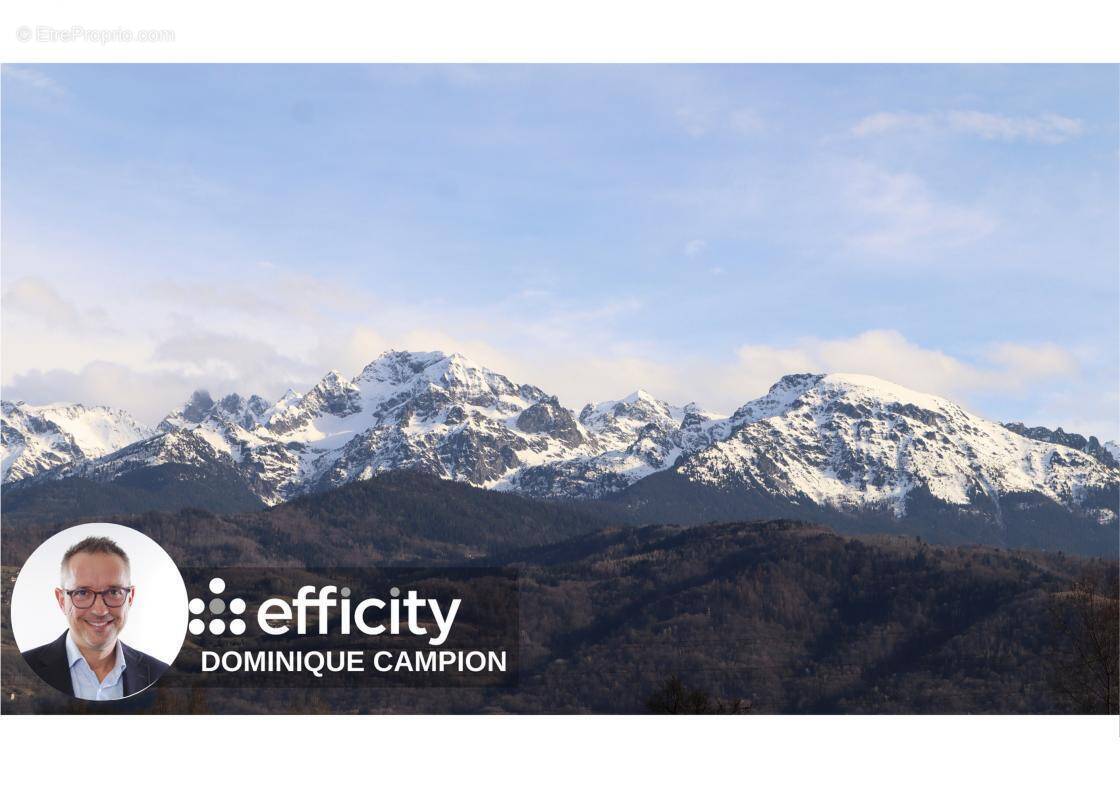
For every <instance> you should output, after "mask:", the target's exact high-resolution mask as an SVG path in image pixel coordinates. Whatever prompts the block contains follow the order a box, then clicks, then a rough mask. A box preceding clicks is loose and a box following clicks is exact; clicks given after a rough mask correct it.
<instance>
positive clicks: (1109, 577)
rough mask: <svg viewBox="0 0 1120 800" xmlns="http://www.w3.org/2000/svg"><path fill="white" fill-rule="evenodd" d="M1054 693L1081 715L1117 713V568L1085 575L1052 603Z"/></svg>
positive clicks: (1119, 595) (1119, 701) (1108, 566)
mask: <svg viewBox="0 0 1120 800" xmlns="http://www.w3.org/2000/svg"><path fill="white" fill-rule="evenodd" d="M1050 615H1051V619H1052V620H1053V623H1054V632H1055V641H1054V670H1053V674H1052V676H1051V679H1052V683H1053V686H1054V689H1055V691H1056V692H1057V694H1058V695H1059V696H1060V697H1061V699H1062V701H1063V702H1064V704H1066V705H1067V707H1069V708H1070V710H1073V711H1076V712H1077V713H1080V714H1116V713H1117V712H1118V710H1120V672H1118V667H1117V662H1118V660H1120V572H1118V570H1117V565H1116V564H1105V565H1104V566H1103V567H1096V568H1093V569H1090V570H1087V571H1086V572H1085V573H1084V574H1083V575H1082V576H1081V578H1079V579H1078V580H1077V581H1075V582H1074V584H1073V586H1072V587H1071V588H1070V589H1068V590H1067V591H1064V592H1060V593H1058V594H1056V595H1054V596H1053V597H1052V598H1051V603H1050Z"/></svg>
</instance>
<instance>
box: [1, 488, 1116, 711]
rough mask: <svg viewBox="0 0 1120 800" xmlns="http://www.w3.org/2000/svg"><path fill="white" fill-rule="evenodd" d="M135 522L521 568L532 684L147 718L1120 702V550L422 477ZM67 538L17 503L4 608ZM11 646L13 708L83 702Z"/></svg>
mask: <svg viewBox="0 0 1120 800" xmlns="http://www.w3.org/2000/svg"><path fill="white" fill-rule="evenodd" d="M115 521H118V522H121V523H123V524H128V525H130V526H132V527H135V528H138V529H139V530H142V531H144V532H145V533H147V534H149V535H150V536H152V537H153V538H154V539H156V540H157V541H159V542H160V543H161V544H162V545H163V546H164V547H165V549H167V550H168V552H170V553H171V554H172V556H173V557H174V558H175V559H176V560H177V561H178V562H179V563H180V564H182V565H184V566H186V565H194V566H213V567H220V566H230V565H239V566H251V565H281V564H302V565H330V564H333V565H351V566H352V565H356V564H375V563H377V564H390V563H401V564H406V563H411V564H425V565H437V564H443V565H453V564H476V565H493V566H502V567H512V568H515V569H517V570H518V572H519V575H520V620H521V638H520V659H519V663H520V667H521V672H520V679H519V685H518V686H517V687H515V688H500V689H499V688H491V689H477V688H473V689H466V688H456V689H435V688H427V689H402V688H395V689H388V688H381V689H379V688H372V687H371V688H369V689H363V690H353V689H347V690H275V689H274V690H263V689H257V690H254V689H239V690H233V689H230V690H207V691H200V690H184V689H170V688H166V687H163V688H158V689H157V690H156V691H154V692H149V693H145V695H144V696H142V697H141V698H138V699H137V700H136V701H135V702H133V701H128V703H126V704H123V705H126V706H127V707H128V708H132V709H134V710H139V711H152V712H168V711H179V712H189V711H192V710H193V711H200V710H206V711H211V712H216V713H225V712H258V711H266V710H291V711H310V712H315V711H343V712H345V711H354V712H391V711H393V712H446V713H474V712H488V713H489V712H494V713H499V712H515V713H587V712H600V713H649V712H655V713H748V712H749V713H784V714H801V713H825V714H833V713H935V714H936V713H1061V712H1075V713H1098V712H1106V713H1116V698H1117V692H1116V688H1115V684H1116V674H1117V673H1116V635H1115V634H1116V629H1117V627H1118V624H1120V623H1117V621H1116V610H1117V596H1116V595H1117V592H1116V588H1115V586H1116V574H1117V569H1116V562H1115V561H1114V560H1105V559H1099V558H1095V559H1091V558H1083V557H1077V556H1073V555H1068V554H1062V553H1046V552H1041V551H1031V550H1008V549H1000V548H995V547H984V546H978V545H964V544H959V545H945V544H932V543H929V542H926V541H922V540H921V539H919V538H916V537H912V536H910V537H905V536H887V535H871V534H868V535H853V534H851V533H848V532H845V533H843V534H841V533H837V532H835V531H834V530H832V529H831V528H829V527H827V526H825V525H823V524H821V523H819V522H799V521H794V520H787V519H772V520H766V521H754V522H734V523H719V524H706V525H647V526H634V525H631V524H626V523H624V522H620V521H619V520H618V519H616V518H615V519H612V518H611V515H610V514H609V513H608V512H607V511H604V512H602V513H598V511H597V510H596V509H595V508H594V507H588V506H580V507H572V506H565V505H560V504H549V503H540V502H535V501H531V500H526V499H524V498H519V497H515V496H510V495H506V494H500V493H494V492H486V491H483V490H478V489H473V488H471V487H468V486H464V485H462V484H454V483H445V482H441V481H438V480H435V479H432V478H426V477H423V476H418V475H409V474H403V473H402V474H396V475H390V476H385V477H384V478H380V479H376V480H374V481H368V482H363V483H356V484H351V485H349V486H346V487H344V488H342V489H339V490H336V491H333V492H328V493H325V494H322V495H315V496H309V497H306V498H303V499H301V500H298V501H295V502H292V503H288V504H285V505H282V506H278V507H275V508H272V509H267V510H262V511H257V512H252V513H235V514H213V513H207V512H199V511H180V512H175V513H158V512H150V513H146V514H141V515H132V516H129V515H122V516H119V517H118V518H116V520H115ZM56 530H58V525H57V523H55V522H49V523H46V522H41V523H37V524H36V523H29V522H26V521H25V520H17V521H14V522H13V521H11V520H10V519H9V518H8V517H7V515H5V518H4V528H3V534H4V535H3V562H4V564H5V565H6V566H5V575H4V584H3V585H4V605H5V611H7V608H8V603H9V599H10V591H11V581H12V579H13V577H14V574H15V568H14V566H12V565H17V564H20V563H22V562H23V560H24V559H25V558H26V557H27V555H28V554H29V553H30V552H31V550H32V549H34V547H35V546H36V545H37V544H38V542H40V541H42V540H43V539H45V538H46V537H47V536H49V535H51V534H52V533H54V532H55V531H56ZM1110 626H1111V630H1112V634H1111V635H1112V638H1111V640H1109V639H1108V635H1109V634H1108V631H1109V629H1110ZM3 637H4V638H3V644H4V659H3V677H4V687H5V688H4V699H3V703H4V710H5V711H6V712H17V713H18V712H21V711H32V710H34V711H65V710H69V709H70V704H69V702H68V701H67V700H66V699H65V698H62V697H61V696H55V693H54V692H53V690H50V689H48V688H46V687H41V685H40V684H38V683H37V681H36V680H35V679H34V677H33V676H30V675H29V674H28V673H27V671H26V668H25V667H24V666H23V663H22V660H21V659H20V658H19V657H18V656H16V655H15V652H14V643H13V641H12V638H11V630H10V626H9V625H8V621H7V614H6V613H5V619H4V627H3ZM129 704H131V705H129ZM99 710H101V709H99ZM118 710H119V707H118Z"/></svg>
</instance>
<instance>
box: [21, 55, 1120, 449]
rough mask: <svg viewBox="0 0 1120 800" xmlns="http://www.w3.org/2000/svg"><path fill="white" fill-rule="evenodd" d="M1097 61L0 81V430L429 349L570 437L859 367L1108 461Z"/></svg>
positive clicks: (1103, 135) (1110, 188) (334, 69)
mask: <svg viewBox="0 0 1120 800" xmlns="http://www.w3.org/2000/svg"><path fill="white" fill-rule="evenodd" d="M1118 95H1120V80H1118V71H1117V69H1116V67H1114V66H1075V67H1049V66H1028V67H1007V66H973V67H957V66H925V67H897V66H882V67H829V66H814V67H781V66H777V67H773V66H741V67H687V66H686V67H678V66H656V67H532V68H527V67H455V66H440V67H414V66H391V67H389V66H387V67H363V66H330V67H307V66H285V67H267V66H152V65H146V66H100V65H99V66H80V65H74V66H40V65H36V66H6V67H4V69H3V100H2V103H3V107H2V112H3V117H2V135H3V141H2V145H3V155H4V158H3V164H2V170H3V174H2V178H3V181H2V193H3V196H2V201H3V244H2V258H3V272H2V281H0V282H2V312H3V330H2V333H3V341H2V361H3V363H2V383H3V390H2V391H3V396H4V398H5V399H8V400H19V399H22V400H27V401H29V402H36V403H38V402H49V401H62V400H67V401H81V402H86V403H104V404H109V405H115V406H120V407H123V408H127V409H129V410H130V411H132V412H133V413H135V414H137V416H139V417H140V418H142V419H144V420H145V421H148V422H154V421H156V420H158V419H159V418H160V417H161V416H162V415H163V414H164V413H166V412H167V411H168V410H169V409H170V408H171V407H173V406H177V405H179V404H181V403H182V402H183V401H184V400H185V399H186V397H187V396H188V395H189V393H190V391H191V390H193V389H195V388H198V387H205V388H208V389H209V390H210V391H211V392H212V393H215V394H216V393H224V392H226V391H234V390H236V391H240V392H242V393H247V392H257V393H259V394H262V395H264V396H266V397H268V398H270V399H275V398H277V397H279V396H280V395H281V394H282V393H283V392H284V391H285V390H286V389H287V388H288V387H289V386H291V387H295V388H297V389H299V390H305V389H306V388H307V387H308V386H310V385H311V384H312V383H314V382H315V381H316V380H317V379H318V378H319V377H320V376H321V375H322V374H323V373H324V372H325V371H326V370H328V369H332V368H334V369H339V370H340V371H342V372H344V373H346V374H354V373H356V372H358V371H359V370H360V369H361V367H362V366H363V365H364V364H365V363H367V362H368V361H370V360H372V359H373V358H374V357H376V356H377V355H378V354H379V353H380V352H382V351H383V350H386V349H389V348H407V349H423V350H428V349H442V350H447V351H459V352H462V353H463V354H464V355H467V356H469V357H471V358H473V359H475V360H477V361H479V362H481V363H484V364H486V365H487V366H490V367H492V368H494V369H497V370H499V371H501V372H504V373H505V374H507V375H508V376H509V377H511V378H512V379H513V380H515V381H519V382H531V383H535V384H537V385H539V386H541V387H542V388H545V389H547V390H549V391H551V392H554V393H556V394H558V395H559V396H560V399H561V400H562V401H563V402H564V403H565V404H566V405H568V406H570V407H576V408H578V407H580V406H582V405H583V403H585V402H587V401H590V400H602V399H608V398H613V397H619V396H622V395H625V394H627V393H629V392H631V391H633V390H634V389H635V388H638V387H641V388H644V389H647V390H649V391H651V392H653V393H655V394H657V395H659V396H661V397H663V398H664V399H667V400H670V401H673V402H684V401H689V400H696V401H698V402H700V403H702V404H703V405H706V406H708V407H710V408H713V409H715V410H718V411H723V412H730V411H732V410H733V409H734V408H736V407H737V406H739V405H741V404H742V403H743V402H745V401H747V400H749V399H752V398H754V397H756V396H758V395H759V394H762V393H764V392H765V391H766V389H767V387H768V386H769V385H770V384H771V383H773V382H774V381H775V380H777V378H779V377H780V376H781V375H783V374H786V373H789V372H802V371H847V372H866V373H871V374H875V375H878V376H880V377H883V378H887V379H890V380H894V381H897V382H899V383H902V384H905V385H908V386H911V387H913V388H917V389H922V390H925V391H930V392H934V393H937V394H941V395H945V396H948V397H950V398H952V399H955V400H957V401H959V402H962V403H963V404H965V405H966V406H967V407H969V408H971V409H972V410H974V411H977V412H979V413H981V414H984V415H986V416H988V417H991V418H995V419H1001V420H1009V419H1022V420H1024V421H1026V422H1028V423H1031V424H1045V425H1048V426H1055V425H1062V426H1064V427H1066V428H1067V430H1069V429H1072V430H1076V431H1079V432H1082V433H1086V434H1090V433H1091V434H1096V435H1098V436H1102V437H1105V438H1116V437H1117V407H1118V402H1120V393H1118V385H1120V373H1118V360H1120V279H1118V272H1120V270H1118V260H1120V243H1118V238H1120V230H1118V229H1120V222H1118V220H1120V208H1118V193H1120V191H1118V177H1117V176H1118V168H1120V165H1118V157H1120V133H1118V129H1117V118H1118V114H1120V109H1118V101H1117V97H1118Z"/></svg>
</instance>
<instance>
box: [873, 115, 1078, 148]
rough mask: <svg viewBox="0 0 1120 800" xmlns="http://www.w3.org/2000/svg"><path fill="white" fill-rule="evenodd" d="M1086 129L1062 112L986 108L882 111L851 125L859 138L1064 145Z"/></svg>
mask: <svg viewBox="0 0 1120 800" xmlns="http://www.w3.org/2000/svg"><path fill="white" fill-rule="evenodd" d="M1083 130H1084V125H1083V123H1082V122H1081V120H1079V119H1074V118H1072V117H1065V116H1062V115H1060V114H1039V115H1036V116H1029V117H1024V116H1020V117H1014V116H1008V115H1006V114H993V113H989V112H984V111H969V110H956V111H944V112H932V113H926V114H915V113H911V112H907V111H880V112H878V113H875V114H871V115H869V116H866V117H864V118H863V119H861V120H859V121H858V122H857V123H856V124H855V125H854V126H852V131H851V132H852V134H853V135H854V136H857V137H860V138H864V137H870V136H882V135H885V134H891V133H921V134H941V133H947V134H957V135H963V136H977V137H979V138H981V139H986V140H989V141H1004V142H1015V141H1025V142H1039V143H1042V144H1061V143H1062V142H1066V141H1069V140H1070V139H1074V138H1076V137H1078V136H1080V135H1081V133H1082V132H1083Z"/></svg>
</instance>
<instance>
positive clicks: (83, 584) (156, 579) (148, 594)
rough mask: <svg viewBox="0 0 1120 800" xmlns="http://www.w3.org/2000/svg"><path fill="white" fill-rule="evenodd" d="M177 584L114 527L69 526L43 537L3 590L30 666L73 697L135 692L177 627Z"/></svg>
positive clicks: (181, 624) (169, 655)
mask: <svg viewBox="0 0 1120 800" xmlns="http://www.w3.org/2000/svg"><path fill="white" fill-rule="evenodd" d="M187 616H188V612H187V589H186V586H184V584H183V577H182V575H180V574H179V569H178V567H176V566H175V562H174V561H172V560H171V557H170V556H169V555H167V553H166V552H165V551H164V550H163V548H162V547H160V546H159V545H158V544H156V542H155V541H153V540H152V539H150V538H149V537H147V536H145V535H144V534H143V533H141V532H140V531H137V530H133V529H132V528H127V527H125V526H123V525H113V524H110V523H106V522H93V523H88V524H85V525H76V526H74V527H73V528H67V529H66V530H64V531H61V532H59V533H56V534H55V535H54V536H52V537H51V538H49V539H47V540H46V541H45V542H43V543H42V544H41V545H39V547H38V548H36V550H35V552H34V553H32V554H31V557H30V558H28V559H27V563H25V564H24V565H23V568H22V569H21V570H20V572H19V576H18V577H17V578H16V584H15V586H14V587H13V588H12V617H11V622H12V635H13V637H14V638H15V641H16V646H17V647H19V650H20V653H21V654H22V655H23V657H24V659H25V660H26V661H27V663H28V665H29V666H30V667H31V669H33V670H34V671H35V673H36V674H37V675H38V676H39V677H40V678H42V679H43V680H44V681H46V682H47V683H48V684H50V685H51V686H53V687H54V688H56V689H58V690H59V691H60V692H64V693H65V694H68V695H70V696H71V697H76V698H79V699H82V700H94V701H98V700H102V701H103V700H121V699H123V698H125V697H130V696H131V695H134V694H137V693H139V692H142V691H144V690H145V689H147V688H148V687H149V686H151V685H152V684H153V683H155V682H156V681H157V680H159V677H160V675H162V674H163V673H164V671H165V670H166V669H167V667H168V665H169V664H170V663H171V662H172V661H174V660H175V657H176V656H177V655H178V654H179V649H180V648H181V647H182V646H183V639H184V638H185V637H186V633H187Z"/></svg>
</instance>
